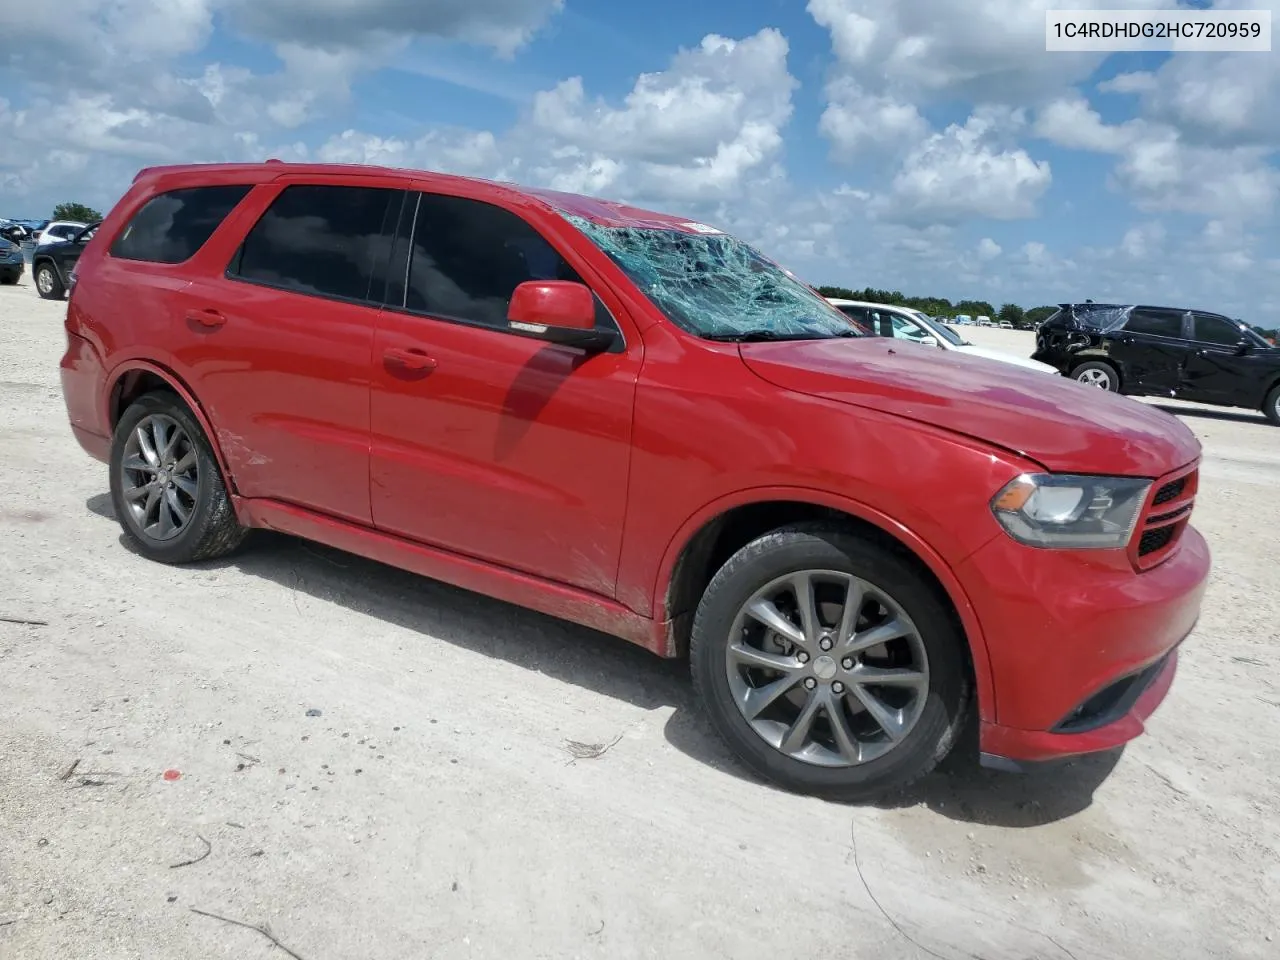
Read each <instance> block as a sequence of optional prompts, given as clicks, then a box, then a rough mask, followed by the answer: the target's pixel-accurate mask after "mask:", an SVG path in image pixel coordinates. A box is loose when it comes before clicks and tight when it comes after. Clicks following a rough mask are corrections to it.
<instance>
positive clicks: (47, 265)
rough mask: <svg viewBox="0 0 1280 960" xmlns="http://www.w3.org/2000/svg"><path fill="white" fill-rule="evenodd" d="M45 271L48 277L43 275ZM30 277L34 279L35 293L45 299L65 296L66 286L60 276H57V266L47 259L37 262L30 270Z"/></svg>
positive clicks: (64, 297) (57, 298) (60, 298)
mask: <svg viewBox="0 0 1280 960" xmlns="http://www.w3.org/2000/svg"><path fill="white" fill-rule="evenodd" d="M45 273H47V274H48V277H45V276H43V275H44V274H45ZM31 277H32V279H33V280H35V284H36V293H38V294H40V296H41V297H43V298H44V299H45V300H65V299H66V298H67V288H66V287H65V286H64V285H63V283H62V278H61V277H60V276H58V270H57V268H56V267H55V266H54V265H53V264H52V263H51V262H49V261H48V260H43V261H41V262H40V263H37V264H36V265H35V266H34V267H33V268H32V270H31Z"/></svg>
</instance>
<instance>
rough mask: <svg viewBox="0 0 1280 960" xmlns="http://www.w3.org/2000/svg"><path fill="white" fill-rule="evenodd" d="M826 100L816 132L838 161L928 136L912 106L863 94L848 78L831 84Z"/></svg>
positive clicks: (835, 80) (923, 124)
mask: <svg viewBox="0 0 1280 960" xmlns="http://www.w3.org/2000/svg"><path fill="white" fill-rule="evenodd" d="M827 97H828V100H829V102H828V104H827V108H826V110H825V111H823V114H822V119H821V121H819V129H820V130H821V131H822V134H823V135H824V136H825V137H826V138H827V139H828V140H829V141H831V146H832V154H833V156H835V157H836V158H838V159H842V160H848V159H852V158H853V157H854V156H855V155H856V154H858V153H859V152H860V151H861V150H862V149H863V148H864V147H868V146H871V147H898V146H902V145H905V144H908V143H912V142H915V141H919V140H920V139H922V138H923V137H924V136H925V135H926V134H927V133H928V132H929V125H928V124H927V123H926V122H925V120H924V118H923V117H922V116H920V111H919V110H917V109H916V107H915V105H914V104H910V103H902V102H899V101H897V100H895V99H893V98H892V97H890V96H883V95H882V96H877V95H874V94H870V93H867V91H866V90H864V89H863V88H862V87H861V86H859V84H858V83H857V81H855V80H854V79H853V78H851V77H837V78H836V79H834V80H833V81H831V83H829V84H828V85H827Z"/></svg>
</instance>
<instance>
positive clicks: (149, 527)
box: [120, 413, 200, 543]
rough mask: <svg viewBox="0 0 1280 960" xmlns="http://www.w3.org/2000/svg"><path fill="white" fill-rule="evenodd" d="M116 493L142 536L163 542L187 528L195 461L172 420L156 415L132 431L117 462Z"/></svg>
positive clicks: (196, 487) (195, 487)
mask: <svg viewBox="0 0 1280 960" xmlns="http://www.w3.org/2000/svg"><path fill="white" fill-rule="evenodd" d="M120 489H121V492H122V494H123V498H124V502H125V504H126V506H127V508H128V510H129V514H130V516H131V518H132V520H133V523H134V524H135V526H136V527H137V529H138V531H139V532H140V533H141V534H142V535H143V536H145V537H147V538H149V539H151V540H156V541H159V542H161V543H163V542H164V541H166V540H172V539H173V538H174V537H177V536H179V535H180V534H181V533H182V532H183V531H184V530H185V529H186V528H187V526H188V525H189V524H190V523H191V517H192V515H193V514H194V512H195V507H196V499H197V496H198V495H199V491H200V458H199V456H198V455H197V452H196V448H195V444H194V443H192V441H191V438H190V437H189V436H187V432H186V430H184V429H183V427H182V425H181V424H180V423H178V421H177V420H175V419H173V418H172V417H170V416H167V415H165V414H161V413H156V414H151V415H150V416H147V417H144V418H143V419H142V420H140V421H139V422H138V424H137V426H135V427H134V428H133V431H132V432H131V433H130V434H129V437H128V439H127V440H126V441H125V447H124V457H123V458H122V459H121V461H120Z"/></svg>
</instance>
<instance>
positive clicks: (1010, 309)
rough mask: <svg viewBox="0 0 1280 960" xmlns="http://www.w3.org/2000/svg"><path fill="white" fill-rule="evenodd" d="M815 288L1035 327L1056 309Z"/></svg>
mask: <svg viewBox="0 0 1280 960" xmlns="http://www.w3.org/2000/svg"><path fill="white" fill-rule="evenodd" d="M818 292H819V293H820V294H822V295H823V296H824V297H838V298H840V299H842V300H863V301H866V302H867V303H887V304H890V305H892V306H897V307H910V308H911V309H913V310H919V311H920V312H921V313H926V314H928V315H929V316H931V317H937V318H938V319H939V320H949V319H951V318H952V317H956V316H960V315H961V314H966V315H968V316H970V317H991V318H992V319H994V320H1007V321H1008V322H1009V323H1010V324H1012V325H1013V326H1015V327H1027V328H1029V327H1034V326H1035V325H1036V324H1038V323H1040V322H1042V321H1044V320H1047V319H1048V318H1049V317H1050V316H1052V315H1053V313H1054V312H1055V311H1056V310H1057V309H1058V308H1057V307H1056V306H1045V307H1032V308H1031V309H1030V310H1024V309H1023V308H1022V307H1020V306H1018V305H1017V304H1016V303H1006V304H1003V305H1002V306H1001V307H1000V309H999V310H997V309H995V307H993V306H992V305H991V304H989V303H987V301H985V300H961V301H959V302H958V303H952V302H951V301H950V300H948V299H947V298H946V297H908V296H904V295H903V294H902V293H901V292H900V291H898V290H876V289H873V288H872V287H867V288H866V289H865V290H850V289H848V288H847V287H819V288H818ZM1249 326H1251V327H1253V329H1254V330H1256V331H1257V332H1258V333H1259V334H1261V335H1262V336H1263V337H1265V338H1266V339H1268V340H1271V341H1277V340H1280V327H1277V328H1275V329H1267V328H1266V327H1260V326H1258V325H1257V324H1253V323H1251V324H1249Z"/></svg>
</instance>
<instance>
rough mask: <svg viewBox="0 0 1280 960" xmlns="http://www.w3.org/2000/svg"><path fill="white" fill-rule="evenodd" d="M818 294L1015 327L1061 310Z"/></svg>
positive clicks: (836, 291) (894, 295) (898, 295)
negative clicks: (962, 316)
mask: <svg viewBox="0 0 1280 960" xmlns="http://www.w3.org/2000/svg"><path fill="white" fill-rule="evenodd" d="M818 292H819V293H820V294H822V295H823V296H824V297H838V298H840V299H843V300H865V301H866V302H868V303H887V304H890V305H892V306H897V307H910V308H911V309H913V310H919V311H920V312H921V313H925V314H928V315H929V316H931V317H937V318H938V319H939V320H950V319H951V318H952V317H958V316H960V315H962V314H963V315H967V316H970V317H975V318H976V317H990V318H991V319H993V320H1001V321H1005V322H1007V323H1009V324H1011V325H1012V326H1015V327H1034V326H1035V325H1036V324H1037V323H1040V322H1041V321H1042V320H1045V319H1047V318H1048V317H1049V316H1051V315H1052V314H1053V312H1054V311H1055V310H1057V309H1058V308H1057V307H1056V306H1044V307H1032V308H1031V309H1030V310H1024V309H1023V308H1022V307H1020V306H1018V305H1017V304H1016V303H1006V304H1002V305H1001V307H1000V309H999V310H997V309H996V308H995V306H993V305H992V304H990V303H988V302H987V301H985V300H960V301H958V302H956V303H952V302H951V301H950V300H948V299H947V298H946V297H908V296H906V295H904V294H903V293H902V292H901V291H899V290H876V289H873V288H872V287H867V288H866V289H865V290H850V289H848V288H847V287H819V288H818Z"/></svg>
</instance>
